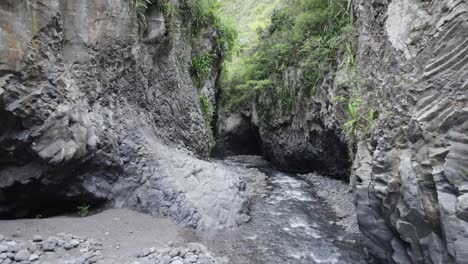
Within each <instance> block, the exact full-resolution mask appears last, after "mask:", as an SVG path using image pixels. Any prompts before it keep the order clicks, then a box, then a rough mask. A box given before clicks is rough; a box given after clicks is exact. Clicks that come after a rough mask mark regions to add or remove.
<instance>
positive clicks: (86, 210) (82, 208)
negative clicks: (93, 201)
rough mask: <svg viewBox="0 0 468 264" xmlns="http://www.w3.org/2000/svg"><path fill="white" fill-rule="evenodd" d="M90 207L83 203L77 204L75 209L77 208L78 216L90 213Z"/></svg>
mask: <svg viewBox="0 0 468 264" xmlns="http://www.w3.org/2000/svg"><path fill="white" fill-rule="evenodd" d="M90 208H91V206H90V205H88V204H83V205H80V206H78V207H77V209H78V214H79V215H80V217H86V216H88V215H89V214H90V213H91V211H90Z"/></svg>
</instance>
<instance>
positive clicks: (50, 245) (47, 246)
mask: <svg viewBox="0 0 468 264" xmlns="http://www.w3.org/2000/svg"><path fill="white" fill-rule="evenodd" d="M56 246H57V241H55V239H53V238H48V239H47V240H46V241H44V242H42V249H44V250H45V251H54V250H55V247H56Z"/></svg>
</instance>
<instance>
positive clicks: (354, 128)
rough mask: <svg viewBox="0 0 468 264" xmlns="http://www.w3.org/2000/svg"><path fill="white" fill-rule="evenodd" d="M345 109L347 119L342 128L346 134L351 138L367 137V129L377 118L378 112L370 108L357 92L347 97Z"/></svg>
mask: <svg viewBox="0 0 468 264" xmlns="http://www.w3.org/2000/svg"><path fill="white" fill-rule="evenodd" d="M347 110H348V115H349V119H348V121H347V122H346V123H345V124H344V128H345V131H346V133H347V134H348V136H350V137H351V138H357V137H359V136H362V137H367V133H368V131H369V129H370V128H371V127H372V126H373V125H374V123H375V120H377V118H378V112H377V111H376V110H374V109H370V108H369V106H368V104H367V103H365V101H364V100H363V99H362V97H361V96H360V95H359V94H355V95H354V96H352V97H351V98H350V99H349V102H348V109H347Z"/></svg>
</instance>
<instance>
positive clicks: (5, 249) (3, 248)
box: [0, 245, 8, 253]
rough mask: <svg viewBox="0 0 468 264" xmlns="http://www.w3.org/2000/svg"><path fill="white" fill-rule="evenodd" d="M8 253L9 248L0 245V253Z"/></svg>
mask: <svg viewBox="0 0 468 264" xmlns="http://www.w3.org/2000/svg"><path fill="white" fill-rule="evenodd" d="M7 251H8V246H5V245H0V253H4V252H7Z"/></svg>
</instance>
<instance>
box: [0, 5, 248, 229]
mask: <svg viewBox="0 0 468 264" xmlns="http://www.w3.org/2000/svg"><path fill="white" fill-rule="evenodd" d="M170 3H171V4H172V5H173V6H175V7H176V8H177V7H179V6H180V5H181V3H180V2H178V1H171V2H170ZM145 16H146V18H147V25H145V26H144V28H143V29H144V30H142V24H141V21H138V18H137V14H136V12H135V10H133V9H132V8H131V5H130V3H129V1H127V0H116V1H115V0H106V1H95V0H89V1H87V0H84V1H74V0H30V1H17V0H5V1H1V2H0V120H1V121H2V124H1V126H2V127H1V128H0V214H1V215H2V217H3V218H16V217H35V216H36V215H43V216H46V214H47V213H48V211H49V210H57V209H59V208H62V207H63V209H64V210H65V209H66V210H76V206H78V205H81V204H91V205H92V206H93V207H94V206H97V205H102V204H104V205H105V206H113V207H130V208H133V209H138V210H141V211H144V212H148V213H151V214H154V215H158V216H165V217H169V218H171V219H173V220H175V221H177V222H179V223H182V224H185V225H188V226H192V227H200V228H205V227H219V226H233V225H237V224H240V223H242V222H244V221H246V220H248V216H247V215H246V213H247V211H248V197H247V194H246V192H245V183H244V182H243V180H242V179H241V176H240V175H244V174H248V172H247V173H246V172H241V173H240V172H238V171H236V170H232V169H231V168H227V167H226V166H224V165H221V164H217V163H208V162H205V161H203V160H199V159H197V158H194V156H200V157H205V156H207V155H208V154H209V151H210V144H211V143H210V138H209V133H208V129H207V127H208V126H207V124H206V123H205V120H204V117H203V113H202V110H201V106H200V102H199V96H200V95H201V94H202V93H205V94H206V96H207V97H208V98H211V100H214V94H215V93H216V87H215V83H216V82H217V79H218V77H219V71H220V70H219V69H220V67H219V63H220V61H221V53H220V51H219V45H218V43H217V40H218V35H217V34H218V33H217V31H216V30H214V29H213V28H205V29H203V30H202V31H201V32H200V35H199V37H198V38H193V39H192V38H191V33H190V24H189V23H190V22H187V21H186V20H183V19H181V18H172V19H173V21H170V28H169V26H168V25H169V23H168V21H167V18H166V17H165V16H164V14H163V12H162V11H161V9H160V7H159V6H157V5H151V6H150V7H149V8H148V9H147V10H146V11H145ZM139 22H140V23H139ZM196 49H198V50H196ZM196 51H198V52H212V53H213V54H215V55H216V58H215V59H214V62H215V64H217V66H216V65H215V66H214V67H213V68H212V71H211V74H210V76H209V77H208V78H207V79H206V81H205V82H204V86H203V89H197V88H196V87H195V85H194V82H193V81H192V78H191V76H190V62H191V59H192V56H193V55H194V53H195V52H196ZM51 213H60V212H51Z"/></svg>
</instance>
